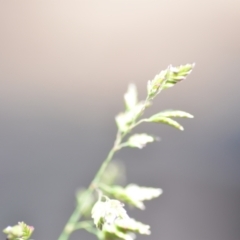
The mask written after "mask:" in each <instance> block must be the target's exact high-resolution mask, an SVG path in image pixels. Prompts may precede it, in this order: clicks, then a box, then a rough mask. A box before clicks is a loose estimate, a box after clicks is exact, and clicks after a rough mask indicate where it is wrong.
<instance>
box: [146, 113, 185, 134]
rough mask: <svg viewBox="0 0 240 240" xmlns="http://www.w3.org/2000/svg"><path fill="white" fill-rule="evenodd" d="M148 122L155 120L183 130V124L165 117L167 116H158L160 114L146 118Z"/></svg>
mask: <svg viewBox="0 0 240 240" xmlns="http://www.w3.org/2000/svg"><path fill="white" fill-rule="evenodd" d="M148 121H149V122H156V123H164V124H167V125H169V126H172V127H175V128H177V129H179V130H181V131H183V130H184V128H183V126H182V125H180V124H179V123H178V122H177V121H175V120H173V119H171V118H167V117H160V116H155V115H154V116H152V117H151V118H149V119H148Z"/></svg>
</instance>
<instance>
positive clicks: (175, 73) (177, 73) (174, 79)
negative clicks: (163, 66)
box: [163, 63, 195, 89]
mask: <svg viewBox="0 0 240 240" xmlns="http://www.w3.org/2000/svg"><path fill="white" fill-rule="evenodd" d="M194 66H195V64H194V63H193V64H186V65H181V66H178V67H172V66H170V68H169V71H168V73H167V81H166V82H165V83H164V86H163V89H166V88H170V87H173V86H174V85H175V84H176V83H178V82H180V81H182V80H184V79H186V77H187V76H188V75H189V74H190V73H191V72H192V69H193V67H194Z"/></svg>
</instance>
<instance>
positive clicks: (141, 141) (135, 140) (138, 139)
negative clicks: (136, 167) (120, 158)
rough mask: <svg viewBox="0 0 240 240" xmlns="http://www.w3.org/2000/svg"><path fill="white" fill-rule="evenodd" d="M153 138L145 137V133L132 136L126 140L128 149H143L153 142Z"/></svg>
mask: <svg viewBox="0 0 240 240" xmlns="http://www.w3.org/2000/svg"><path fill="white" fill-rule="evenodd" d="M154 140H155V138H154V137H153V136H150V135H147V134H145V133H142V134H134V135H132V136H131V137H130V138H129V139H128V142H127V143H128V146H129V147H136V148H140V149H141V148H143V147H145V146H146V145H147V143H150V142H153V141H154Z"/></svg>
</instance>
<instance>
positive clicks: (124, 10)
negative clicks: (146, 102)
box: [0, 0, 240, 240]
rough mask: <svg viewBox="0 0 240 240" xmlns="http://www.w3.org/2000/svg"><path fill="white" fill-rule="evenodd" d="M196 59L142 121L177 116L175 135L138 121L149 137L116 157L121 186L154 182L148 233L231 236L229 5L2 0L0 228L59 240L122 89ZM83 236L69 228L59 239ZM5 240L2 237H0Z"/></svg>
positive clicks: (239, 126)
mask: <svg viewBox="0 0 240 240" xmlns="http://www.w3.org/2000/svg"><path fill="white" fill-rule="evenodd" d="M188 62H189V63H191V62H196V68H195V69H194V71H193V73H192V74H191V76H190V77H189V78H188V79H187V80H186V81H185V82H184V83H181V84H179V85H178V86H176V87H175V88H173V89H169V90H168V91H165V92H163V94H162V95H161V96H159V97H158V98H157V99H156V101H155V104H154V106H153V108H152V109H151V110H150V111H148V114H151V113H155V112H157V111H160V110H162V109H164V108H175V109H182V110H186V111H189V112H191V113H193V114H194V115H195V119H194V120H188V121H187V120H186V121H181V123H183V125H184V126H185V129H186V131H185V132H183V133H181V132H178V131H177V130H174V129H171V128H169V127H167V126H158V125H154V126H150V127H148V125H144V126H142V127H140V128H139V131H140V132H143V131H149V132H150V133H153V134H155V135H159V136H160V137H161V139H162V141H161V142H160V143H156V144H153V145H151V146H149V147H148V148H146V149H144V150H141V151H137V150H124V151H123V152H122V153H120V154H119V155H118V156H117V158H118V159H122V160H123V161H124V162H125V163H126V166H127V168H128V170H127V175H128V179H129V182H135V183H139V184H142V185H146V186H156V187H162V188H163V190H164V194H163V195H162V196H161V197H160V198H159V199H158V200H155V201H153V202H152V203H150V204H147V207H148V208H147V210H146V211H145V212H138V211H133V212H130V215H132V216H135V217H138V218H139V219H140V220H142V221H144V222H146V223H149V224H150V225H151V226H152V235H151V236H150V237H149V238H148V239H162V240H239V239H240V228H239V222H240V207H239V202H240V108H239V103H240V92H239V89H240V74H239V70H240V1H239V0H229V1H223V0H201V1H200V0H199V1H197V0H195V1H190V0H168V1H167V0H159V1H156V0H154V1H151V0H148V1H141V0H138V1H137V0H135V1H124V0H121V1H120V0H109V1H105V0H99V1H90V0H89V1H80V0H78V1H77V0H71V1H63V0H57V1H53V0H41V1H40V0H31V1H30V0H21V1H19V0H16V1H11V0H1V1H0V141H1V142H0V216H1V217H0V229H3V228H4V227H6V226H7V225H11V224H15V223H17V221H26V222H27V223H29V224H32V225H34V226H35V228H36V232H35V234H34V236H33V238H34V239H35V240H44V239H48V240H54V239H57V237H58V235H59V233H60V231H61V229H62V227H63V226H64V224H65V221H66V219H67V218H68V217H69V215H70V214H71V212H72V210H73V208H74V192H75V190H76V189H77V188H78V187H80V186H87V185H88V183H89V182H90V180H91V179H92V177H93V175H94V174H95V172H96V170H97V168H98V167H99V165H100V163H101V161H102V160H103V159H104V158H105V156H106V154H107V151H108V150H109V148H110V147H111V144H112V141H113V139H114V136H115V131H116V127H115V123H114V116H115V115H116V114H117V113H118V112H119V111H121V110H122V109H123V102H122V95H123V93H124V92H125V90H126V88H127V85H128V83H130V82H134V83H136V84H137V86H138V87H139V90H140V97H142V98H144V97H145V92H146V90H145V87H146V82H147V80H149V79H152V78H153V77H154V76H155V74H157V73H158V72H159V71H160V70H162V69H164V68H166V67H167V66H168V65H169V64H173V65H179V64H185V63H188ZM82 238H83V239H94V237H93V236H90V235H87V234H85V233H83V232H78V233H76V234H74V235H73V236H72V238H71V239H82ZM1 239H4V236H3V235H2V236H1Z"/></svg>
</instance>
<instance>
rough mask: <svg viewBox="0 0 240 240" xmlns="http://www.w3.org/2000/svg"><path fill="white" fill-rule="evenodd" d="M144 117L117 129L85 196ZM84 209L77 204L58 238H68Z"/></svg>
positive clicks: (93, 187) (60, 239)
mask: <svg viewBox="0 0 240 240" xmlns="http://www.w3.org/2000/svg"><path fill="white" fill-rule="evenodd" d="M148 101H149V99H148V98H146V100H145V104H144V106H143V109H142V110H141V113H140V114H139V116H141V115H142V114H143V112H144V110H145V108H146V107H147V103H148ZM144 121H145V119H142V120H140V121H138V122H137V123H134V124H133V125H132V126H130V127H129V130H128V131H127V132H125V133H121V132H120V131H118V133H117V136H116V140H115V142H114V145H113V147H112V149H111V150H110V152H109V153H108V156H107V158H106V159H105V160H104V162H103V163H102V165H101V167H100V168H99V170H98V172H97V174H96V175H95V177H94V179H93V180H92V182H91V183H90V185H89V187H88V189H87V190H86V196H89V195H90V194H91V193H92V192H93V190H94V189H95V188H96V187H97V185H98V183H99V181H100V179H101V177H102V175H103V173H104V172H105V170H106V168H107V166H108V164H109V163H110V161H111V160H112V158H113V156H114V154H115V153H116V152H117V151H118V150H120V149H121V147H123V146H121V143H122V140H123V138H124V137H125V136H126V135H127V134H128V133H129V132H131V130H132V129H133V128H134V127H136V126H137V125H139V124H140V123H142V122H144ZM84 210H85V204H84V203H82V204H81V205H80V204H77V206H76V208H75V210H74V211H73V213H72V215H71V216H70V218H69V220H68V222H67V224H66V225H65V227H64V229H63V231H62V233H61V235H60V236H59V238H58V240H68V239H69V237H70V235H71V233H72V231H73V229H75V227H76V224H78V221H79V220H80V218H81V217H82V213H83V212H84Z"/></svg>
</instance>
